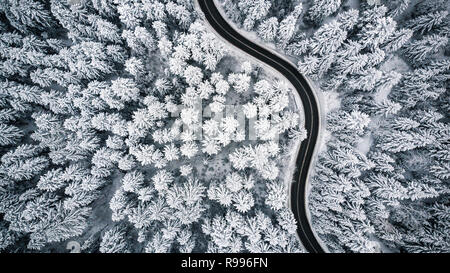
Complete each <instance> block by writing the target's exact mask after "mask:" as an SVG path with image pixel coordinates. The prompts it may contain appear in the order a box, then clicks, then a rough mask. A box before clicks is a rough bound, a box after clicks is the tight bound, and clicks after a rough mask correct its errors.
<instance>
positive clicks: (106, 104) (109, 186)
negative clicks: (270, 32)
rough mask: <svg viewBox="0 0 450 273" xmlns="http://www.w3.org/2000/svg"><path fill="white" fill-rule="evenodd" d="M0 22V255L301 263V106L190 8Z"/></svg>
mask: <svg viewBox="0 0 450 273" xmlns="http://www.w3.org/2000/svg"><path fill="white" fill-rule="evenodd" d="M0 18H1V20H0V32H1V34H0V61H1V65H0V77H1V80H0V92H1V93H0V94H1V97H0V107H1V110H0V127H1V129H0V147H1V148H0V163H1V164H0V177H1V180H0V251H2V252H68V250H67V248H66V247H67V246H73V245H74V244H78V245H79V246H80V250H81V252H103V253H112V252H149V253H150V252H302V251H304V250H303V248H302V246H301V245H300V243H299V241H298V239H297V237H296V223H295V219H294V216H293V214H292V212H291V211H290V209H289V208H288V206H287V202H288V196H289V191H288V188H289V185H286V183H285V181H288V182H289V180H286V175H289V173H288V171H289V170H288V169H287V168H286V166H285V165H287V163H288V162H289V161H290V158H292V156H295V154H294V155H293V154H292V149H293V148H294V147H296V146H297V145H298V144H299V143H300V142H301V141H302V140H303V139H304V138H305V136H306V132H305V130H304V129H303V128H302V127H301V126H300V118H301V108H299V107H301V106H298V105H297V104H296V103H295V102H294V99H293V96H292V90H291V89H290V87H289V86H288V85H287V84H286V82H284V81H283V79H278V78H276V77H275V76H273V75H271V74H269V73H266V71H265V70H264V69H262V68H261V67H258V66H256V65H255V64H252V63H250V62H249V61H245V59H243V58H237V57H236V56H235V54H233V52H230V51H229V50H228V48H227V47H226V46H225V44H224V43H223V42H221V41H220V40H218V39H217V37H216V36H215V35H214V34H213V33H212V32H211V31H209V30H208V29H207V28H206V27H205V25H206V24H205V22H204V21H202V19H201V17H200V15H199V13H198V11H196V10H195V8H194V3H193V1H191V0H177V1H168V0H159V1H158V0H68V1H65V0H50V1H41V0H1V1H0ZM242 120H247V123H252V127H251V128H253V129H254V130H249V129H247V127H246V126H245V125H246V123H243V122H242ZM250 134H251V136H249V135H250Z"/></svg>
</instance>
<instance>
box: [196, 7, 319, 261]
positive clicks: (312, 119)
mask: <svg viewBox="0 0 450 273" xmlns="http://www.w3.org/2000/svg"><path fill="white" fill-rule="evenodd" d="M196 1H197V3H198V6H199V7H200V9H201V10H202V12H203V14H204V15H205V18H206V20H207V21H208V23H209V24H210V25H211V27H212V28H213V29H214V30H215V31H216V32H217V33H218V34H219V35H220V36H222V37H223V38H224V39H225V40H227V41H228V42H229V43H231V44H232V45H234V46H235V47H237V48H238V49H240V50H242V51H244V52H245V53H247V54H249V55H251V56H253V57H254V58H256V59H258V60H260V61H262V62H264V63H266V64H267V65H269V66H271V67H272V68H274V69H275V70H277V71H278V72H280V73H281V74H282V75H283V76H285V77H286V78H287V79H288V80H289V81H290V82H291V84H292V85H293V86H294V87H295V89H296V91H297V93H298V94H299V96H300V99H301V101H302V104H303V109H304V112H305V129H306V130H307V132H308V137H307V138H306V139H305V140H304V141H302V143H301V145H300V150H299V153H298V155H297V160H296V167H297V168H296V170H295V172H294V182H293V183H292V186H291V209H292V211H293V213H294V215H295V219H296V220H297V233H298V235H299V237H300V240H301V241H302V244H303V245H304V247H305V248H306V250H307V251H309V252H310V253H323V252H325V251H324V250H323V249H322V247H321V246H320V244H319V242H318V241H317V238H316V237H315V235H314V233H313V231H312V229H311V224H310V222H309V219H308V216H307V205H306V201H307V200H306V186H307V179H308V170H309V167H310V165H311V160H312V156H313V154H314V147H315V145H316V142H317V137H318V133H319V118H320V117H319V109H318V105H317V101H316V99H315V97H314V93H313V91H312V89H311V87H310V86H309V84H308V82H307V81H306V79H305V77H304V76H303V75H302V74H300V72H298V70H297V68H296V67H295V66H294V65H293V64H291V63H290V62H288V61H286V60H284V59H282V58H280V57H279V56H277V55H275V54H273V53H272V52H270V51H269V50H267V49H265V48H263V47H261V46H259V45H257V44H255V43H253V42H251V41H250V40H248V39H246V38H245V37H243V36H242V35H241V34H239V33H238V32H237V31H236V30H235V29H233V28H232V27H231V26H230V25H229V24H228V23H227V22H226V20H225V19H224V18H223V17H222V15H221V14H220V12H219V10H218V9H217V7H216V6H215V4H214V1H212V0H196Z"/></svg>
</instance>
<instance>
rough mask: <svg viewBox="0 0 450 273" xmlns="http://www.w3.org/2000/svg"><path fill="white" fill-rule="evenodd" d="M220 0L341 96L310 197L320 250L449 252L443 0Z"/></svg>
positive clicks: (241, 22) (449, 66) (330, 113)
mask: <svg viewBox="0 0 450 273" xmlns="http://www.w3.org/2000/svg"><path fill="white" fill-rule="evenodd" d="M221 2H222V6H223V8H224V11H225V13H226V14H227V15H228V16H229V18H230V19H231V20H232V21H234V22H235V23H236V24H237V25H238V26H241V27H242V28H244V29H246V30H248V31H254V32H256V34H257V35H258V36H259V37H260V38H261V40H262V41H265V42H275V44H276V47H277V48H278V49H281V50H283V51H284V52H285V53H286V54H287V55H289V56H290V57H292V58H294V59H295V60H297V62H298V68H299V70H300V71H301V72H302V73H304V74H305V75H308V76H309V77H310V78H311V79H313V80H314V81H315V82H316V84H317V85H318V86H319V88H320V89H321V90H322V91H323V92H324V94H325V97H330V96H331V95H327V94H331V93H337V94H338V96H339V101H340V103H339V105H338V107H335V108H334V109H332V110H326V111H325V115H326V121H324V122H325V123H326V132H324V134H323V135H324V138H325V140H324V141H327V143H326V147H325V149H323V150H322V152H321V153H320V155H319V160H318V163H317V165H316V166H315V170H316V171H315V172H316V174H315V175H314V177H313V178H312V186H313V187H312V191H311V195H310V200H309V203H310V208H311V213H312V220H313V221H312V222H313V227H314V229H315V230H316V231H317V232H318V233H319V234H320V237H321V239H322V240H323V242H324V243H325V244H326V245H327V246H328V249H329V250H331V251H336V252H348V251H350V252H376V251H402V252H448V251H450V237H449V234H450V233H449V232H450V226H449V221H448V220H449V215H450V214H449V185H448V179H449V177H450V173H449V157H448V151H449V146H448V145H449V136H450V131H449V129H450V127H449V123H448V112H449V93H448V92H449V91H448V90H449V86H448V79H449V77H448V75H449V71H450V59H449V52H450V51H449V44H450V43H449V35H450V33H449V22H450V20H449V15H448V13H449V10H448V1H446V0H431V1H409V0H396V1H384V0H382V1H340V0H339V1H336V0H313V1H235V0H223V1H221ZM278 2H282V3H278ZM302 5H303V9H301V8H300V7H301V6H302ZM302 10H303V11H302ZM256 11H258V16H253V17H252V18H254V20H253V21H252V22H251V24H250V23H249V19H248V17H249V14H251V12H256ZM292 16H293V17H294V18H295V19H294V18H292ZM288 18H291V19H288ZM281 22H289V23H287V24H284V25H283V27H282V23H281ZM287 26H288V27H287ZM286 27H287V28H286ZM288 29H289V31H288ZM280 35H281V36H280ZM333 103H334V102H333ZM324 109H327V106H325V107H324ZM244 152H246V150H242V151H240V154H242V156H243V155H244ZM247 153H248V152H247ZM240 154H239V151H236V152H235V154H233V155H232V158H234V161H233V164H234V165H237V166H239V164H242V165H243V166H244V165H245V161H239V160H238V159H239V157H238V155H240ZM248 156H249V155H246V157H247V158H248ZM243 157H244V156H243ZM275 188H276V187H275ZM269 203H271V201H269Z"/></svg>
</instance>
